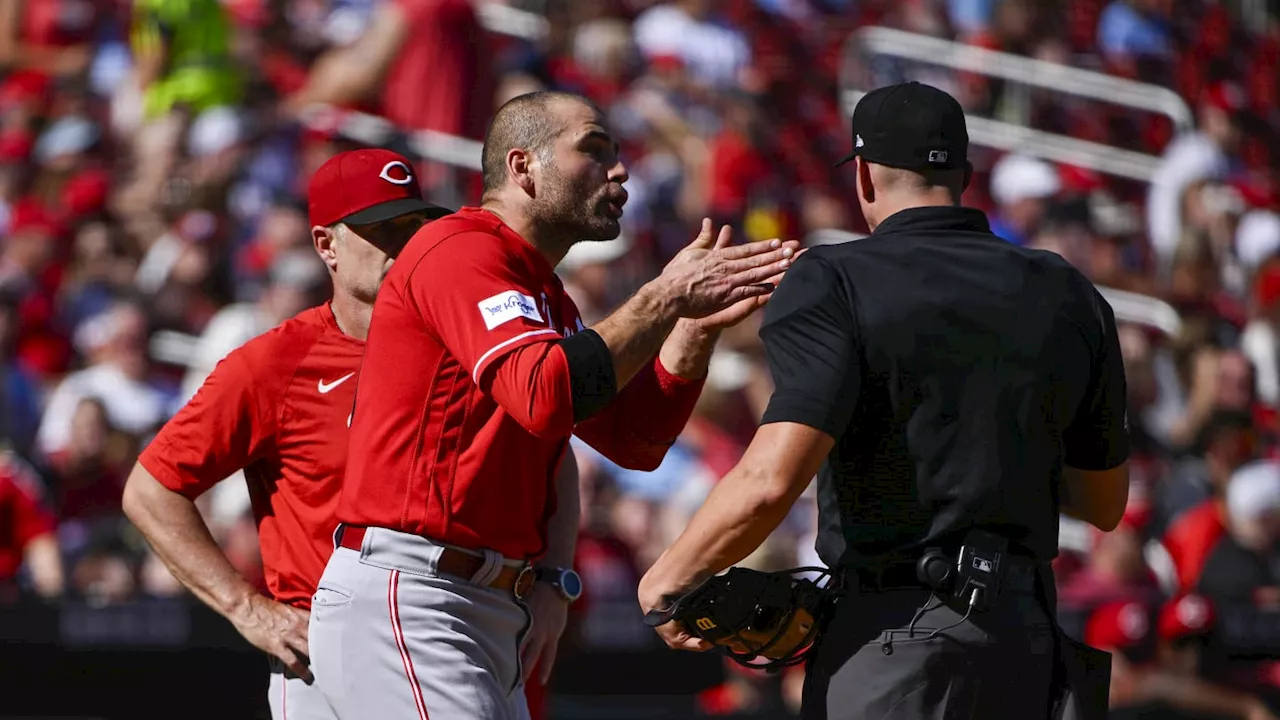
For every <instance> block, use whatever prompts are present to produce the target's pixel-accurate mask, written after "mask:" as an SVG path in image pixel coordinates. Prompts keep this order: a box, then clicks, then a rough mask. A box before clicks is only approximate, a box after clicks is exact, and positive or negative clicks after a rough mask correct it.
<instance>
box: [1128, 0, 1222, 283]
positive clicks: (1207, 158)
mask: <svg viewBox="0 0 1280 720" xmlns="http://www.w3.org/2000/svg"><path fill="white" fill-rule="evenodd" d="M1117 4H1118V3H1117ZM1243 103H1244V98H1243V95H1242V94H1241V92H1240V89H1239V88H1237V87H1236V86H1234V85H1230V84H1219V85H1216V86H1214V87H1213V88H1210V90H1209V91H1208V92H1207V93H1205V94H1204V96H1203V97H1201V98H1199V99H1198V107H1199V113H1198V115H1197V119H1198V123H1197V124H1198V127H1197V129H1196V130H1193V131H1189V132H1186V133H1184V134H1182V135H1179V136H1178V137H1176V138H1174V140H1173V141H1172V142H1170V143H1169V145H1168V147H1166V148H1165V149H1164V154H1163V156H1162V157H1161V160H1160V165H1159V167H1157V168H1156V170H1155V172H1154V173H1153V174H1152V181H1151V187H1150V189H1149V190H1148V192H1147V232H1148V233H1149V235H1150V238H1151V247H1152V248H1153V249H1154V250H1155V252H1156V254H1157V256H1158V257H1159V258H1160V259H1161V260H1162V261H1163V264H1165V265H1167V264H1168V262H1169V260H1170V259H1172V256H1173V253H1174V250H1175V249H1176V248H1177V245H1178V241H1179V239H1180V237H1181V230H1182V226H1183V212H1182V209H1183V195H1184V194H1185V193H1186V191H1187V189H1188V188H1189V187H1191V186H1192V184H1193V183H1195V182H1197V181H1200V180H1212V179H1222V178H1225V177H1226V176H1227V174H1228V172H1229V171H1230V168H1231V159H1232V153H1233V152H1234V150H1235V148H1236V146H1237V144H1238V142H1239V137H1240V129H1239V125H1238V123H1239V117H1238V115H1239V113H1240V111H1241V110H1243Z"/></svg>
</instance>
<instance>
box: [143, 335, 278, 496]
mask: <svg viewBox="0 0 1280 720" xmlns="http://www.w3.org/2000/svg"><path fill="white" fill-rule="evenodd" d="M255 346H256V343H255ZM247 350H248V347H247V346H246V347H241V348H239V349H237V350H235V351H233V352H232V353H231V354H230V355H228V356H227V357H226V358H224V359H223V360H222V361H221V362H219V363H218V365H217V367H215V368H214V369H213V372H212V373H210V375H209V377H208V378H207V379H206V380H205V381H204V385H202V386H201V387H200V389H199V390H198V391H197V392H196V394H195V396H194V397H192V398H191V400H190V401H189V402H188V403H187V404H186V405H185V406H183V408H182V409H181V410H179V411H178V413H177V414H176V415H174V416H173V418H171V419H170V420H169V422H168V423H166V424H165V426H164V427H163V428H161V429H160V432H159V433H158V434H157V435H156V437H155V439H154V440H152V441H151V443H150V444H149V445H147V448H146V449H145V450H143V452H142V454H141V455H140V456H139V457H138V462H139V463H141V464H142V466H143V467H144V468H146V469H147V472H149V473H151V475H152V476H154V477H155V478H156V480H159V481H160V484H162V485H164V486H165V487H167V488H169V489H170V490H173V491H174V492H176V493H179V494H181V495H184V496H186V497H188V498H191V499H193V500H194V499H195V498H197V497H199V496H200V495H201V494H202V493H204V492H205V491H206V490H208V489H209V488H211V487H213V486H214V485H216V484H218V482H220V481H221V480H223V479H224V478H226V477H228V476H229V475H231V474H232V473H234V472H235V471H237V470H240V469H242V468H244V467H245V466H247V465H249V464H250V463H251V462H253V461H254V460H257V459H259V458H261V457H263V456H264V455H265V454H266V453H268V452H269V451H270V448H271V440H272V438H273V437H274V436H275V428H276V423H277V420H278V414H279V406H280V403H279V402H278V398H273V397H270V395H272V394H273V393H271V392H270V391H269V390H268V387H269V386H270V385H271V382H270V377H271V375H272V373H270V372H269V370H268V368H263V367H258V368H257V369H256V375H255V368H254V364H253V363H250V362H249V359H248V358H247V357H246V355H247V354H248V352H247ZM265 364H266V365H268V366H269V365H270V364H271V363H270V362H267V363H265ZM264 385H265V386H268V387H264Z"/></svg>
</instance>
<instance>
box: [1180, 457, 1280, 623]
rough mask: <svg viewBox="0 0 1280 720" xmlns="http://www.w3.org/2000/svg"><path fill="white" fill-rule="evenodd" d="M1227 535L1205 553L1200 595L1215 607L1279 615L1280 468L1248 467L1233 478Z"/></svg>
mask: <svg viewBox="0 0 1280 720" xmlns="http://www.w3.org/2000/svg"><path fill="white" fill-rule="evenodd" d="M1226 510H1227V512H1226V521H1225V525H1226V534H1225V535H1224V536H1222V537H1221V538H1220V539H1219V540H1218V542H1217V543H1216V544H1215V545H1214V547H1213V549H1212V550H1211V551H1210V552H1209V555H1208V557H1207V558H1206V560H1205V565H1204V570H1203V571H1202V572H1201V574H1200V581H1199V583H1198V592H1199V593H1200V594H1201V595H1204V596H1205V597H1206V598H1208V599H1209V600H1211V601H1212V602H1214V603H1216V604H1223V603H1231V602H1244V603H1254V604H1257V605H1260V606H1262V607H1266V608H1270V609H1275V610H1280V554H1278V551H1280V464H1277V463H1276V462H1275V461H1270V460H1268V461H1262V462H1258V463H1254V464H1251V465H1248V466H1246V467H1244V468H1241V470H1240V471H1239V472H1238V473H1236V474H1235V475H1234V476H1233V477H1232V478H1231V484H1230V485H1228V487H1227V495H1226Z"/></svg>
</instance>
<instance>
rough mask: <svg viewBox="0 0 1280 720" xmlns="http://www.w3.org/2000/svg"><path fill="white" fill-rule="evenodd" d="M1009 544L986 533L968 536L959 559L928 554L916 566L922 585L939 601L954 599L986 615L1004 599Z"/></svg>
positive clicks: (937, 551)
mask: <svg viewBox="0 0 1280 720" xmlns="http://www.w3.org/2000/svg"><path fill="white" fill-rule="evenodd" d="M1008 554H1009V542H1008V541H1007V540H1005V539H1004V538H1002V537H998V536H996V535H992V534H991V533H988V532H985V531H982V530H971V531H970V532H969V534H968V535H966V536H965V539H964V545H963V546H961V548H960V555H959V557H958V558H957V557H954V556H951V555H948V554H946V553H944V552H942V551H941V550H936V549H930V550H926V551H925V553H924V555H923V556H921V558H920V561H919V562H918V563H916V575H917V577H918V578H919V580H920V582H921V583H923V584H924V585H925V586H926V587H928V588H929V589H931V590H933V591H934V593H936V594H937V595H938V596H939V597H944V598H945V597H954V598H956V599H958V600H960V601H961V602H963V603H964V604H965V606H966V607H967V608H968V609H969V610H971V611H974V612H982V611H984V610H986V609H987V608H988V607H990V606H991V604H992V603H994V602H995V600H996V598H998V597H999V596H1000V588H1001V586H1002V584H1003V582H1004V577H1005V573H1006V572H1008V568H1007V567H1006V560H1005V559H1006V557H1008Z"/></svg>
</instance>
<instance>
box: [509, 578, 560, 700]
mask: <svg viewBox="0 0 1280 720" xmlns="http://www.w3.org/2000/svg"><path fill="white" fill-rule="evenodd" d="M525 604H526V605H528V606H529V615H530V617H532V618H533V620H532V622H531V624H530V626H529V632H528V634H526V635H525V640H524V647H523V648H521V649H520V663H521V665H522V667H523V669H524V680H525V682H528V680H529V678H530V677H532V676H533V671H534V668H537V670H538V675H539V676H540V677H539V682H541V683H542V684H543V685H546V684H547V682H548V681H550V680H551V668H552V666H553V665H555V663H556V648H557V647H559V645H560V635H561V634H563V633H564V626H565V623H566V622H567V621H568V619H569V603H568V602H566V601H565V599H564V598H563V597H562V596H561V595H560V592H559V591H558V590H556V589H555V588H553V587H552V586H550V585H548V584H547V583H543V582H536V583H534V584H533V589H532V590H530V591H529V597H528V598H527V599H526V600H525Z"/></svg>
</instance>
